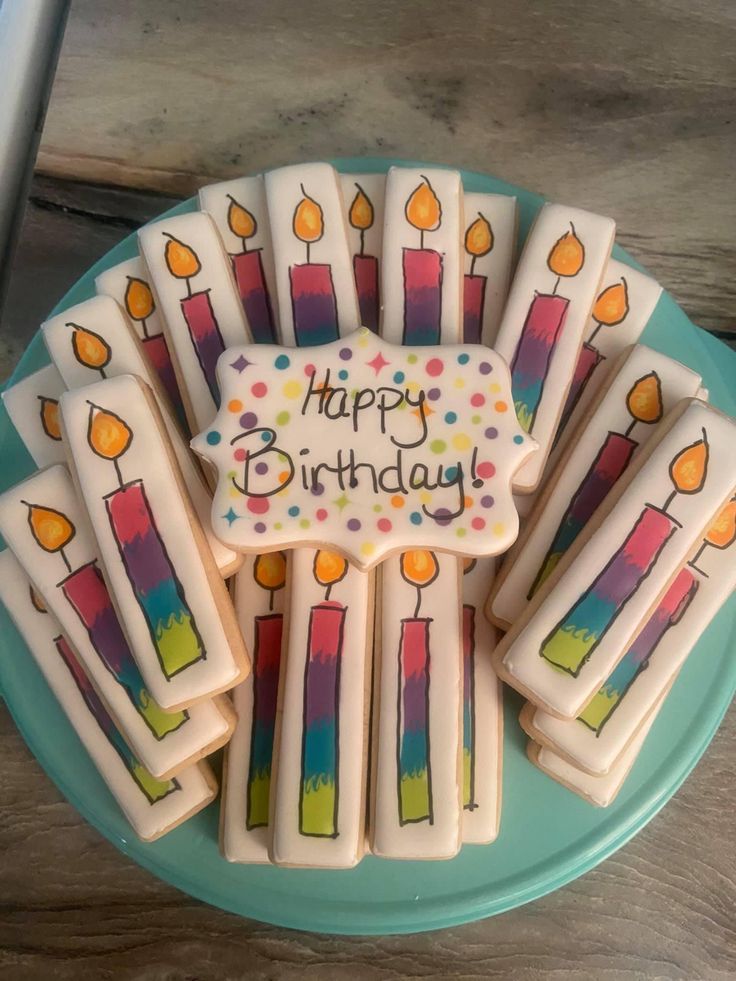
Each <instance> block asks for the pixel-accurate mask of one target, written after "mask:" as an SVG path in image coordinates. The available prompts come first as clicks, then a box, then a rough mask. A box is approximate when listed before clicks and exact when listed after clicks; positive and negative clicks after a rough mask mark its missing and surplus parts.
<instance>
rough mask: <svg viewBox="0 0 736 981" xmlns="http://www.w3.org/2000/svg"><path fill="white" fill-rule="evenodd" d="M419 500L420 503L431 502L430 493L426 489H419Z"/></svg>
mask: <svg viewBox="0 0 736 981" xmlns="http://www.w3.org/2000/svg"><path fill="white" fill-rule="evenodd" d="M419 501H420V503H421V504H431V502H432V495H431V494H430V492H429V491H428V490H423V491H419Z"/></svg>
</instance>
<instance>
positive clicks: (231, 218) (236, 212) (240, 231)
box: [227, 194, 258, 239]
mask: <svg viewBox="0 0 736 981" xmlns="http://www.w3.org/2000/svg"><path fill="white" fill-rule="evenodd" d="M228 198H229V199H230V205H229V207H228V209H227V223H228V226H229V228H230V231H231V232H232V233H233V235H237V236H238V238H242V239H246V238H253V236H254V235H255V233H256V232H257V231H258V223H257V222H256V219H255V217H254V216H253V215H252V214H251V213H250V211H248V209H247V208H244V207H243V205H242V204H238V202H237V201H236V200H235V198H234V197H231V196H230V195H229V194H228Z"/></svg>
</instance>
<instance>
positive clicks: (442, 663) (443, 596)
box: [370, 549, 464, 859]
mask: <svg viewBox="0 0 736 981" xmlns="http://www.w3.org/2000/svg"><path fill="white" fill-rule="evenodd" d="M381 573H382V576H383V585H382V589H381V606H382V609H381V614H380V623H379V624H377V630H380V639H379V642H378V643H377V644H376V654H375V657H376V663H375V682H374V684H375V690H374V697H373V753H372V768H373V773H372V780H371V786H372V792H371V815H372V817H371V837H370V842H371V850H372V851H373V853H374V854H375V855H380V856H383V857H384V858H409V859H418V858H422V859H432V858H436V859H440V858H452V857H453V855H455V854H456V853H457V851H458V849H459V847H460V835H461V828H462V815H463V789H464V788H463V768H462V765H461V761H462V757H463V752H462V751H463V746H462V740H461V738H460V731H461V713H462V684H463V649H462V642H461V624H460V604H459V603H457V602H448V601H447V599H448V597H450V598H454V597H457V596H458V574H459V569H458V562H457V561H448V562H442V563H438V562H437V559H436V557H435V555H434V553H433V552H430V551H427V550H420V549H417V550H414V551H410V552H405V553H404V554H403V555H402V556H401V560H400V561H393V562H387V563H384V565H383V567H382V570H381Z"/></svg>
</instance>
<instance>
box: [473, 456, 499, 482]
mask: <svg viewBox="0 0 736 981" xmlns="http://www.w3.org/2000/svg"><path fill="white" fill-rule="evenodd" d="M475 472H476V473H477V474H478V476H479V477H482V478H483V479H484V480H488V479H489V478H490V477H493V476H494V474H495V473H496V468H495V467H494V466H493V464H492V463H489V461H488V460H484V461H483V463H479V464H478V466H477V467H476V468H475Z"/></svg>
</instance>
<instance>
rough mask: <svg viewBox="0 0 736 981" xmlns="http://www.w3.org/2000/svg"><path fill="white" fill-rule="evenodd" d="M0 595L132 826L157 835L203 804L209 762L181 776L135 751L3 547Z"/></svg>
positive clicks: (145, 835)
mask: <svg viewBox="0 0 736 981" xmlns="http://www.w3.org/2000/svg"><path fill="white" fill-rule="evenodd" d="M0 600H2V602H3V603H4V605H5V607H6V609H7V611H8V613H9V614H10V617H11V619H12V620H13V623H14V624H15V626H16V628H17V629H18V631H19V633H20V635H21V637H22V638H23V640H24V641H25V643H26V645H27V647H28V650H29V651H30V653H31V655H32V656H33V659H34V661H35V662H36V663H37V664H38V667H39V668H40V669H41V672H42V674H43V676H44V678H45V679H46V682H47V683H48V686H49V688H50V689H51V691H52V692H53V694H54V697H55V698H56V700H57V701H58V702H59V704H60V706H61V708H62V710H63V711H64V714H65V715H66V716H67V718H68V720H69V722H70V724H71V726H72V728H73V729H74V731H75V732H76V734H77V735H78V736H79V739H80V740H81V742H82V745H83V746H84V748H85V750H86V751H87V752H88V753H89V755H90V757H91V758H92V762H93V763H94V765H95V767H96V768H97V770H98V771H99V773H100V776H101V777H102V779H103V780H104V781H105V783H106V784H107V787H108V788H109V790H110V791H111V793H112V795H113V796H114V797H115V799H116V801H117V802H118V804H119V805H120V808H121V810H122V811H123V813H124V814H125V816H126V818H127V819H128V821H129V822H130V824H131V825H132V827H133V830H134V831H135V833H136V834H137V835H138V836H139V837H140V838H142V839H143V840H144V841H152V840H154V839H155V838H160V837H161V835H163V834H166V832H167V831H171V830H172V828H175V827H176V826H177V825H179V824H180V823H181V822H182V821H184V820H186V819H187V818H188V817H190V816H191V815H193V814H196V813H197V811H199V810H201V809H202V808H203V807H205V806H206V805H207V804H208V803H209V802H210V801H211V800H212V799H213V798H214V796H215V793H216V791H217V784H216V783H215V780H214V777H213V774H212V771H211V770H210V768H209V767H208V766H207V765H206V764H197V765H195V766H191V767H188V768H187V769H186V770H183V771H182V772H181V773H179V774H178V776H177V777H175V778H171V779H167V780H161V779H160V778H158V777H154V776H153V774H152V773H150V772H149V771H148V770H147V769H146V768H145V767H144V766H143V764H142V763H141V762H140V760H138V759H137V758H136V756H135V755H134V753H133V751H132V750H131V749H130V747H129V746H128V744H127V742H126V741H125V739H124V738H123V736H122V734H121V732H120V730H119V729H118V728H117V727H116V725H115V723H114V721H113V719H112V718H111V716H110V714H109V712H108V711H107V709H106V708H105V706H104V705H103V703H102V700H101V699H100V697H99V695H98V694H97V692H96V691H95V689H94V687H93V686H92V684H91V682H90V680H89V678H88V677H87V675H86V673H85V671H84V669H83V667H82V665H81V664H80V661H79V659H78V657H77V655H76V654H75V652H74V650H73V649H72V647H71V645H70V644H69V641H68V640H67V638H66V637H65V636H64V635H63V633H62V630H61V625H60V624H59V622H58V620H57V619H56V618H55V617H54V615H53V614H52V613H50V612H49V611H48V610H47V609H46V607H45V605H44V603H43V601H42V600H41V598H40V597H39V595H38V594H37V593H36V591H35V590H34V589H33V586H32V585H31V582H30V580H29V579H28V578H27V577H26V575H25V573H24V572H23V569H22V568H21V566H20V565H19V564H18V562H17V560H16V559H15V558H14V556H13V554H12V553H11V552H10V551H9V550H6V551H4V552H2V553H0Z"/></svg>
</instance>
